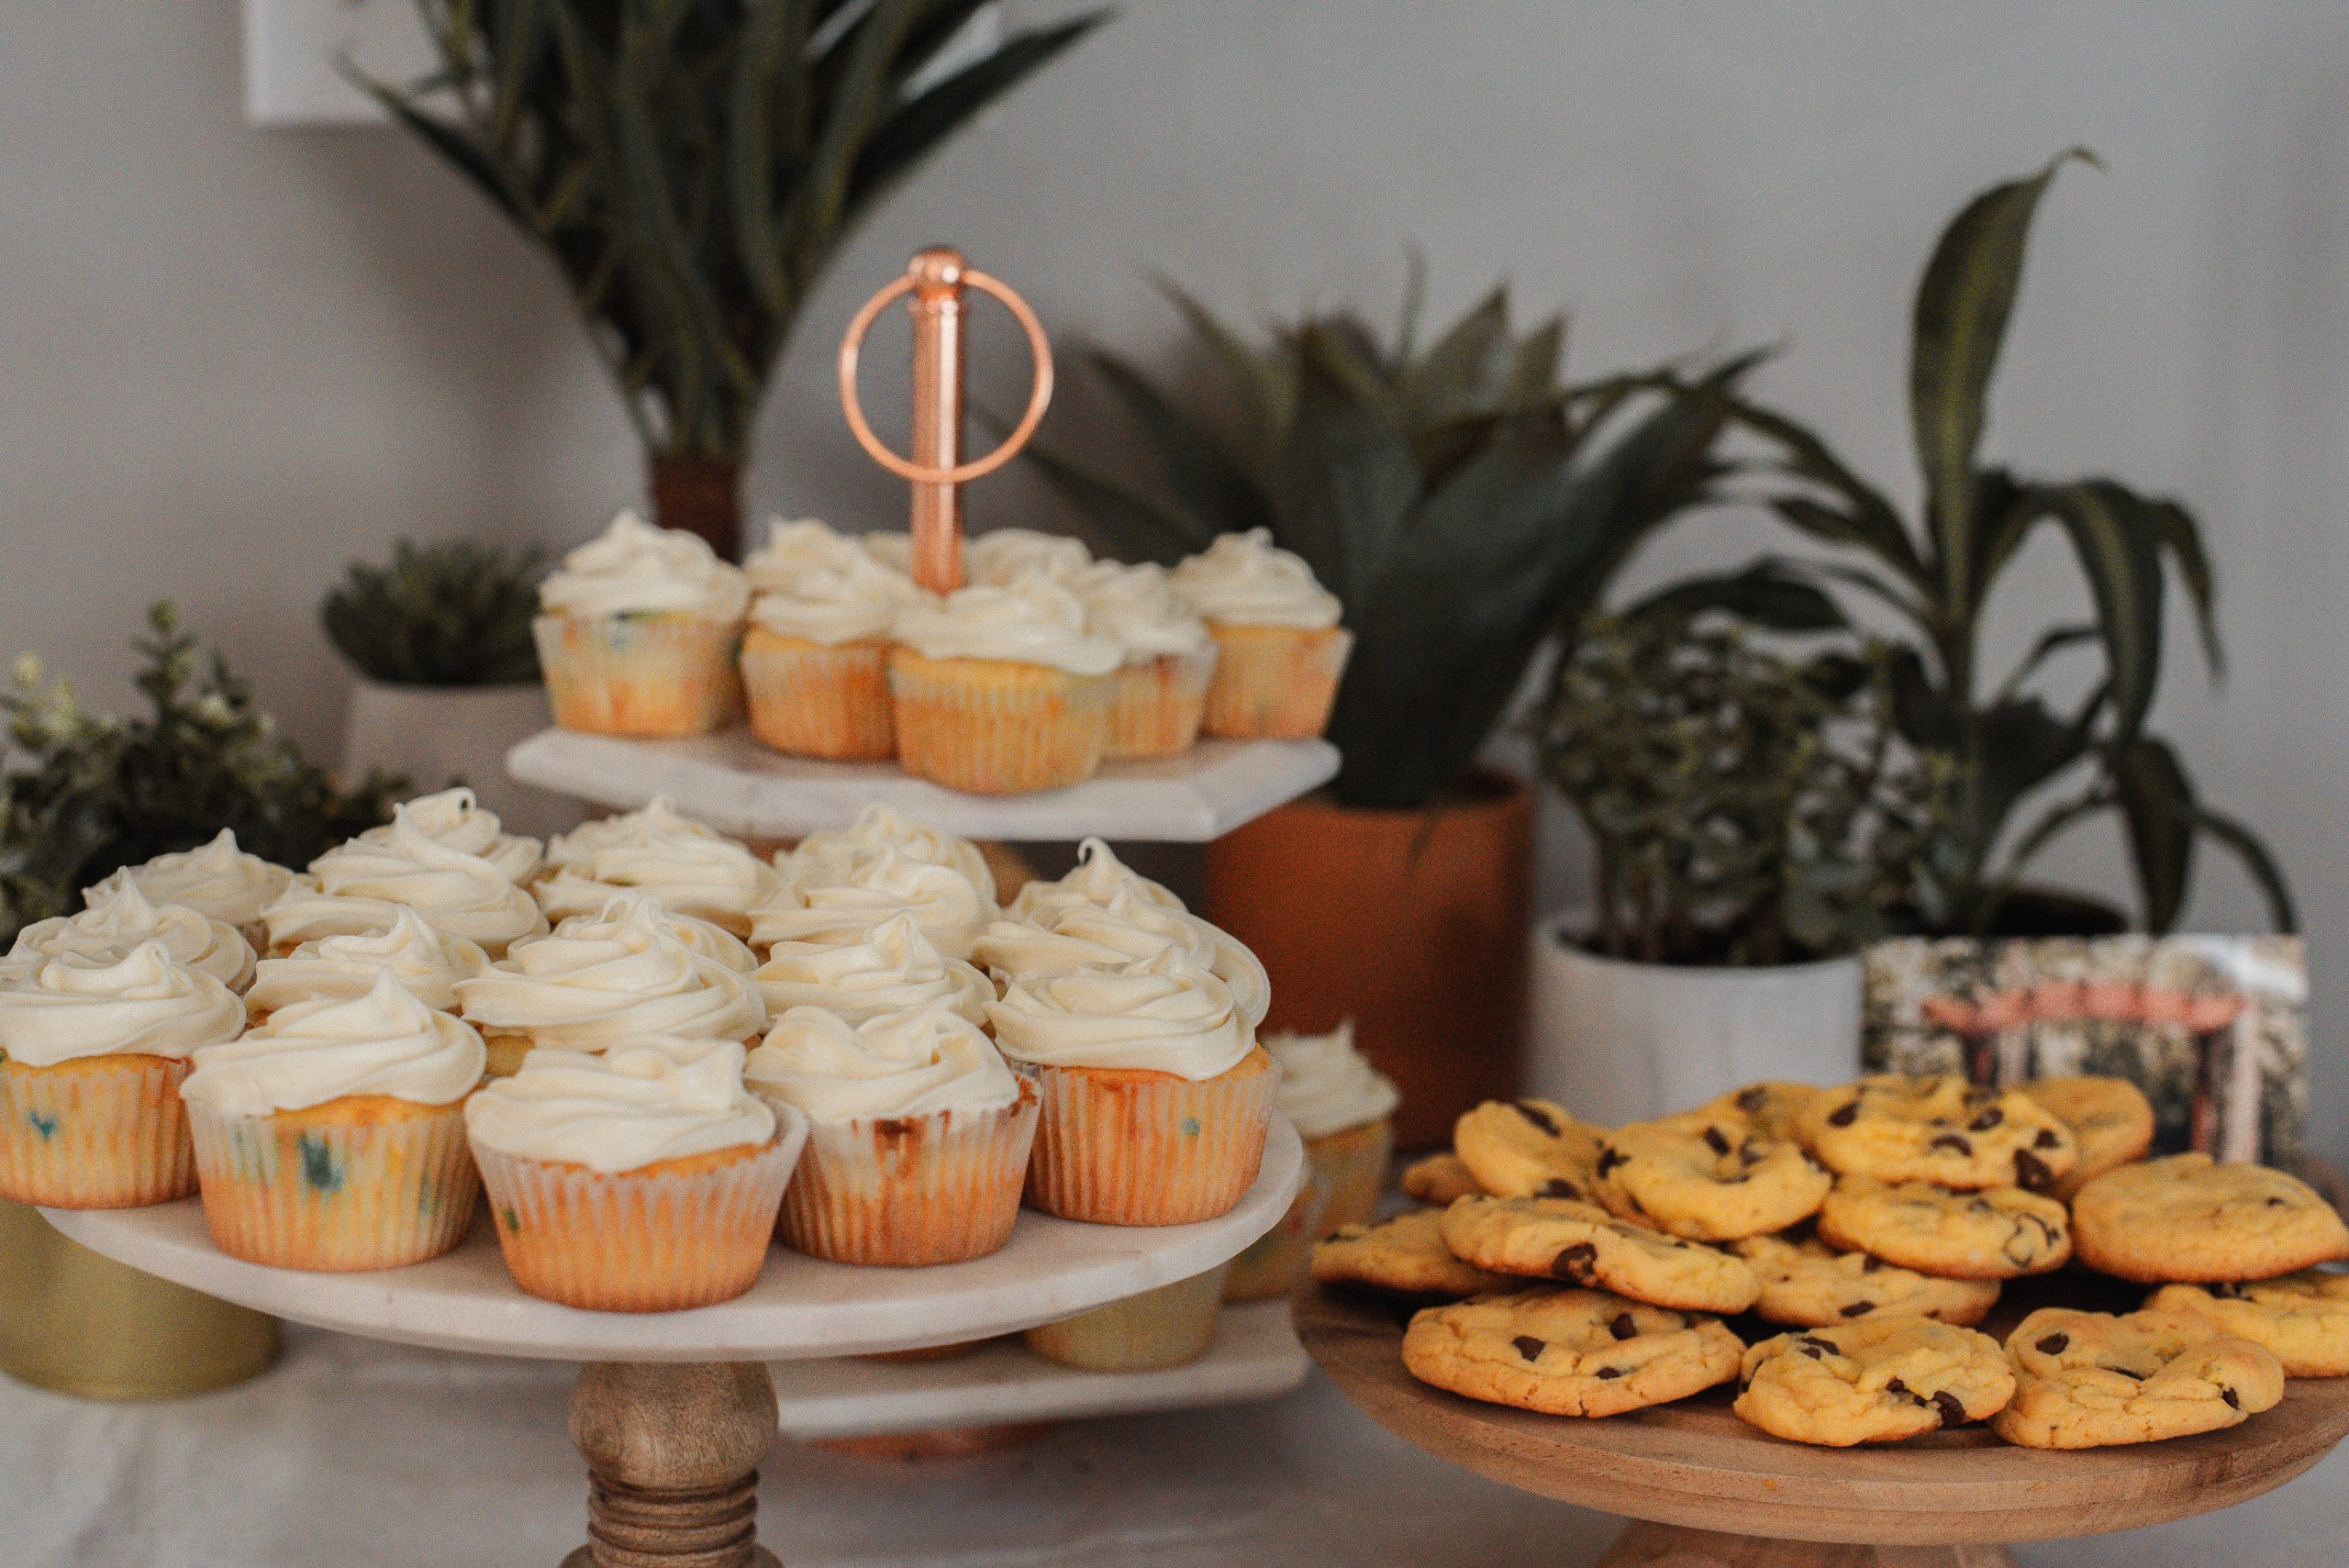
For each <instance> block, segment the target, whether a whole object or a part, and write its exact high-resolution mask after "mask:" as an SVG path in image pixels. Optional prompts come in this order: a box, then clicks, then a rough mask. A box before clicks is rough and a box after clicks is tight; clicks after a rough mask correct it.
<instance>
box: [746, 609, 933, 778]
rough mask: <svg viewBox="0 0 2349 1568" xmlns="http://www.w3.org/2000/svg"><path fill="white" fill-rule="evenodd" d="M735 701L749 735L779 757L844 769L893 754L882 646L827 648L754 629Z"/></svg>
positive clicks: (748, 635)
mask: <svg viewBox="0 0 2349 1568" xmlns="http://www.w3.org/2000/svg"><path fill="white" fill-rule="evenodd" d="M742 694H743V696H744V698H745V699H746V700H747V701H748V702H749V704H750V709H751V734H752V735H755V736H757V737H758V739H759V740H760V742H761V743H762V744H763V745H766V746H771V747H773V748H774V750H776V751H784V752H788V753H789V754H791V755H792V756H795V757H828V758H830V759H832V760H833V761H835V762H885V761H887V760H888V759H889V758H891V757H894V756H896V754H897V732H896V723H895V721H894V720H893V718H892V717H891V715H890V705H889V650H888V646H887V645H886V644H885V643H881V642H844V643H841V644H839V645H838V646H829V645H827V644H825V643H821V642H816V641H813V640H811V639H807V638H801V637H782V636H778V635H777V634H775V633H774V632H772V631H768V630H765V629H763V628H760V627H755V626H754V627H752V628H751V629H750V630H749V631H748V632H747V633H745V634H744V636H743V639H742Z"/></svg>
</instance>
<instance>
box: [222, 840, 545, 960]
mask: <svg viewBox="0 0 2349 1568" xmlns="http://www.w3.org/2000/svg"><path fill="white" fill-rule="evenodd" d="M310 875H311V876H312V877H314V878H315V879H317V885H318V891H319V892H320V893H323V894H325V895H327V896H328V897H329V898H368V899H379V900H381V901H383V902H384V903H388V904H404V905H406V906H407V907H409V908H411V909H413V910H415V911H416V912H417V914H419V915H421V916H423V917H424V923H425V924H426V925H428V926H430V927H431V928H432V929H434V930H436V931H445V932H447V933H448V934H449V935H451V936H452V937H462V938H464V939H465V940H467V941H473V942H479V943H480V944H481V945H482V947H483V949H484V951H487V952H488V953H489V954H490V955H491V956H492V957H495V956H496V955H497V954H500V953H502V952H504V951H506V948H507V944H508V943H509V942H512V941H513V940H515V939H516V938H518V937H527V936H535V935H536V934H538V933H539V932H540V931H543V930H545V929H547V924H546V920H545V919H544V917H541V916H540V914H539V906H538V905H537V904H536V903H535V902H534V901H533V900H532V899H531V897H530V895H529V894H528V893H525V892H524V891H522V889H520V888H519V887H517V886H516V885H515V884H514V881H513V879H512V878H511V877H509V876H507V874H506V873H504V872H503V871H501V870H499V869H498V868H497V867H496V866H495V865H493V864H492V863H491V862H488V861H486V860H484V859H483V858H482V857H481V856H479V855H476V854H470V853H468V852H466V851H463V850H461V849H457V848H455V847H454V846H452V845H449V844H444V843H442V842H440V840H438V839H435V838H433V837H432V836H431V835H430V834H429V833H427V832H425V831H424V830H423V828H420V827H418V826H417V823H416V821H415V820H414V819H413V818H412V817H410V816H409V814H408V810H407V807H406V806H399V807H397V808H395V810H394V811H393V813H392V820H391V823H390V825H389V826H388V827H384V828H375V829H373V830H371V831H370V832H369V833H368V834H367V835H366V836H365V837H363V838H358V839H353V840H351V841H350V842H348V843H344V844H338V845H336V846H335V847H334V848H333V849H331V850H328V851H327V852H326V853H325V854H323V855H320V856H319V857H318V858H317V860H315V861H312V862H310ZM277 913H278V911H277V909H276V906H271V907H270V909H268V910H265V911H263V915H262V917H263V918H264V919H267V920H269V922H270V925H269V931H270V940H271V943H272V945H275V944H276V943H277V942H279V941H281V940H284V937H283V935H282V933H281V921H280V920H278V919H276V918H273V916H275V915H276V914H277Z"/></svg>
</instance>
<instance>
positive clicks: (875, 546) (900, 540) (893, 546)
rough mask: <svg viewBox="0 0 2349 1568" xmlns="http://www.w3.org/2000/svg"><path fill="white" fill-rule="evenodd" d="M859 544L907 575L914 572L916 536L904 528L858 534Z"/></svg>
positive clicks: (872, 554)
mask: <svg viewBox="0 0 2349 1568" xmlns="http://www.w3.org/2000/svg"><path fill="white" fill-rule="evenodd" d="M855 537H856V542H857V544H858V545H859V546H860V547H862V548H863V550H864V553H865V554H867V555H869V556H871V557H872V558H873V559H874V560H875V561H877V562H880V563H881V564H882V565H884V566H885V567H887V568H888V569H889V570H890V571H892V572H895V573H898V574H899V575H901V576H903V577H905V578H906V579H907V581H908V582H910V581H911V580H912V578H913V574H914V536H913V535H912V534H911V533H909V532H907V530H906V529H904V528H882V529H880V530H878V531H876V532H874V533H866V534H858V535H856V536H855Z"/></svg>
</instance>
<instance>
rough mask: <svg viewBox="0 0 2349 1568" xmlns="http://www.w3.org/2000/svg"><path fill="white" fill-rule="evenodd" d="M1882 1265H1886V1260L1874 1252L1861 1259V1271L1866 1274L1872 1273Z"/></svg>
mask: <svg viewBox="0 0 2349 1568" xmlns="http://www.w3.org/2000/svg"><path fill="white" fill-rule="evenodd" d="M1882 1267H1884V1260H1883V1259H1882V1258H1879V1257H1877V1256H1876V1254H1875V1253H1873V1252H1870V1253H1868V1254H1867V1255H1866V1256H1865V1257H1863V1258H1862V1259H1861V1260H1860V1273H1864V1274H1872V1273H1876V1270H1878V1269H1880V1268H1882Z"/></svg>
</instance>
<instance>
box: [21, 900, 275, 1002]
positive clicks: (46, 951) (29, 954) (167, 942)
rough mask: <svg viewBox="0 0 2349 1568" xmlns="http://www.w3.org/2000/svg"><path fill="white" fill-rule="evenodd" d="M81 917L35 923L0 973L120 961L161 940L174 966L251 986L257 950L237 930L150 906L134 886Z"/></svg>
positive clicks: (185, 911)
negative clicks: (52, 962) (48, 964)
mask: <svg viewBox="0 0 2349 1568" xmlns="http://www.w3.org/2000/svg"><path fill="white" fill-rule="evenodd" d="M91 892H92V894H93V897H92V898H91V901H90V905H89V906H88V907H87V908H85V909H83V910H82V911H80V912H79V913H78V914H72V915H56V916H51V917H50V918H48V919H46V920H35V921H34V922H33V923H32V924H31V925H29V926H27V927H25V928H24V929H22V930H20V931H18V932H17V940H16V943H15V945H14V946H12V947H11V948H10V949H9V950H8V956H7V957H6V959H0V970H6V969H7V968H10V967H14V968H16V969H17V970H28V969H30V968H32V967H33V966H35V965H37V964H38V963H39V961H40V960H41V959H42V958H44V957H48V956H50V955H53V954H56V953H61V952H78V953H83V954H85V955H89V956H93V957H112V958H120V957H122V956H123V955H124V954H125V953H128V951H130V950H131V949H133V948H135V947H137V946H139V943H141V942H145V941H150V940H151V941H160V942H161V943H162V944H163V951H166V952H168V953H170V954H171V957H172V962H174V963H180V964H185V965H186V966H187V967H188V968H190V969H194V970H197V971H200V972H201V973H206V974H208V975H210V976H212V978H213V979H215V980H217V981H218V982H220V984H223V985H226V986H227V987H228V989H229V990H231V991H234V992H237V993H239V994H242V992H243V991H244V989H245V987H246V986H248V985H250V984H252V978H253V950H252V948H251V946H250V944H249V943H248V942H247V941H246V940H245V939H244V937H243V936H242V935H241V934H240V933H239V931H238V930H237V929H236V928H235V927H234V926H231V925H229V924H228V923H227V922H226V921H222V920H214V919H208V918H206V917H205V916H203V915H201V914H198V913H197V912H196V911H195V910H194V909H190V908H188V907H186V906H184V905H179V904H152V903H150V902H148V898H147V895H146V894H144V893H142V892H140V891H139V884H137V883H135V882H121V883H117V884H115V886H114V888H113V889H112V891H110V892H107V893H106V894H103V895H100V894H98V893H97V890H96V889H95V888H93V889H92V890H91Z"/></svg>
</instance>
